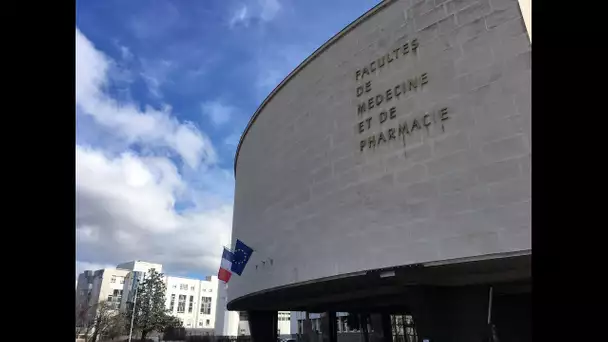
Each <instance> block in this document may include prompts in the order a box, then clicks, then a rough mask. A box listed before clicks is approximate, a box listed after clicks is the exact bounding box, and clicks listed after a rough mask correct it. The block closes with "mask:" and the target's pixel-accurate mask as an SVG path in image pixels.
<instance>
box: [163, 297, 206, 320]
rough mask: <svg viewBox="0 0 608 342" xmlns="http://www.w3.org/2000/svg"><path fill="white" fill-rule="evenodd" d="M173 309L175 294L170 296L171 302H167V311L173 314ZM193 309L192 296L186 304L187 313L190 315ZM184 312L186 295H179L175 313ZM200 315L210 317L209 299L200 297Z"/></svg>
mask: <svg viewBox="0 0 608 342" xmlns="http://www.w3.org/2000/svg"><path fill="white" fill-rule="evenodd" d="M174 307H175V294H171V301H170V302H169V311H171V312H173V308H174ZM193 309H194V296H190V301H189V304H188V313H192V310H193ZM185 311H186V295H179V297H178V299H177V313H184V312H185ZM200 313H201V314H204V315H211V297H201V311H200Z"/></svg>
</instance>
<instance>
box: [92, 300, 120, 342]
mask: <svg viewBox="0 0 608 342" xmlns="http://www.w3.org/2000/svg"><path fill="white" fill-rule="evenodd" d="M91 309H93V310H95V316H94V317H95V318H94V319H93V335H92V336H91V338H90V339H89V340H88V341H90V342H96V341H97V337H98V336H104V335H105V334H106V333H107V331H108V330H109V329H110V327H111V325H112V322H113V320H114V319H115V318H116V317H117V316H120V314H119V313H118V311H117V310H116V309H115V307H114V306H113V305H112V303H109V302H107V301H101V302H99V303H97V304H95V305H94V306H93V307H92V308H91Z"/></svg>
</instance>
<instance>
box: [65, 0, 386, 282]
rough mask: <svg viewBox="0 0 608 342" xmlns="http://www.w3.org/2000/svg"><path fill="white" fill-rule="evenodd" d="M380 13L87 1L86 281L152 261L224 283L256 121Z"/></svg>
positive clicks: (81, 140)
mask: <svg viewBox="0 0 608 342" xmlns="http://www.w3.org/2000/svg"><path fill="white" fill-rule="evenodd" d="M377 2H378V1H377V0H375V1H371V0H331V1H328V0H324V1H321V0H180V1H177V0H174V1H161V0H128V1H126V0H104V1H100V0H79V1H77V3H76V5H77V9H76V123H77V124H76V142H77V147H76V213H77V215H76V216H77V217H76V238H77V252H76V260H77V262H76V267H77V272H80V271H82V270H84V269H90V268H100V267H106V266H112V265H116V264H118V263H120V262H124V261H128V260H133V259H140V260H147V261H152V262H160V263H163V265H164V271H166V272H167V273H169V274H173V275H188V276H196V277H201V276H203V275H207V274H215V273H217V267H218V265H219V261H220V260H219V258H220V254H221V246H222V245H227V244H228V243H229V241H230V230H231V223H232V200H233V192H234V174H233V159H234V153H235V150H236V145H237V143H238V140H239V137H240V135H241V133H242V132H243V130H244V128H245V125H246V124H247V122H248V120H249V118H250V117H251V115H252V114H253V112H255V110H256V108H257V107H258V105H259V104H260V103H261V102H262V101H263V99H264V98H265V97H266V96H267V95H268V93H269V92H270V91H272V89H273V88H274V87H275V86H276V85H277V84H278V83H279V82H280V81H281V80H282V79H283V78H284V77H285V76H287V74H288V73H289V72H291V70H293V69H294V68H295V67H296V66H297V65H298V64H299V63H300V62H301V61H303V60H304V59H305V58H306V57H307V56H308V55H310V54H311V53H312V52H313V51H314V50H315V49H316V48H318V47H319V46H320V45H321V44H323V43H324V42H325V41H326V40H327V39H329V38H330V37H331V36H333V35H334V34H335V33H337V32H338V31H340V30H341V29H342V28H343V27H344V26H346V25H347V24H348V23H350V22H351V21H353V20H354V19H356V18H357V17H358V16H360V15H361V14H363V13H364V12H365V11H367V10H368V9H370V8H371V7H373V6H374V5H375V4H376V3H377Z"/></svg>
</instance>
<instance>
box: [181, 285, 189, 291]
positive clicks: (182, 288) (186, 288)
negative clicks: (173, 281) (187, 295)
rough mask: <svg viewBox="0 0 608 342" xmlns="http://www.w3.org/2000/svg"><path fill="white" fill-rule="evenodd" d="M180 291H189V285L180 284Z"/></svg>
mask: <svg viewBox="0 0 608 342" xmlns="http://www.w3.org/2000/svg"><path fill="white" fill-rule="evenodd" d="M179 289H180V290H188V284H179Z"/></svg>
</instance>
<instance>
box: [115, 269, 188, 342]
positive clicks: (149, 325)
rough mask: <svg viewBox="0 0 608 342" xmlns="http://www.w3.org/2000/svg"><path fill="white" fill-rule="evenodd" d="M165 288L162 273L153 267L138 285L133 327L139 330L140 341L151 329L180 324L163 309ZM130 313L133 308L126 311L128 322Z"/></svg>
mask: <svg viewBox="0 0 608 342" xmlns="http://www.w3.org/2000/svg"><path fill="white" fill-rule="evenodd" d="M165 290H166V285H165V283H164V282H163V275H162V273H158V272H156V271H155V270H153V269H151V270H150V271H149V272H148V275H147V277H146V278H145V279H144V280H143V281H142V282H140V283H139V285H138V288H137V301H136V303H135V317H134V318H133V329H137V330H139V331H141V340H142V341H145V340H146V336H147V335H148V334H149V333H151V332H153V331H158V332H163V331H164V330H165V329H166V328H167V327H169V326H173V327H175V326H179V327H181V325H182V323H181V321H179V319H178V318H176V317H173V316H170V315H168V310H166V309H165ZM132 315H133V310H129V311H128V312H127V319H128V321H129V322H130V321H131V317H132Z"/></svg>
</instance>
